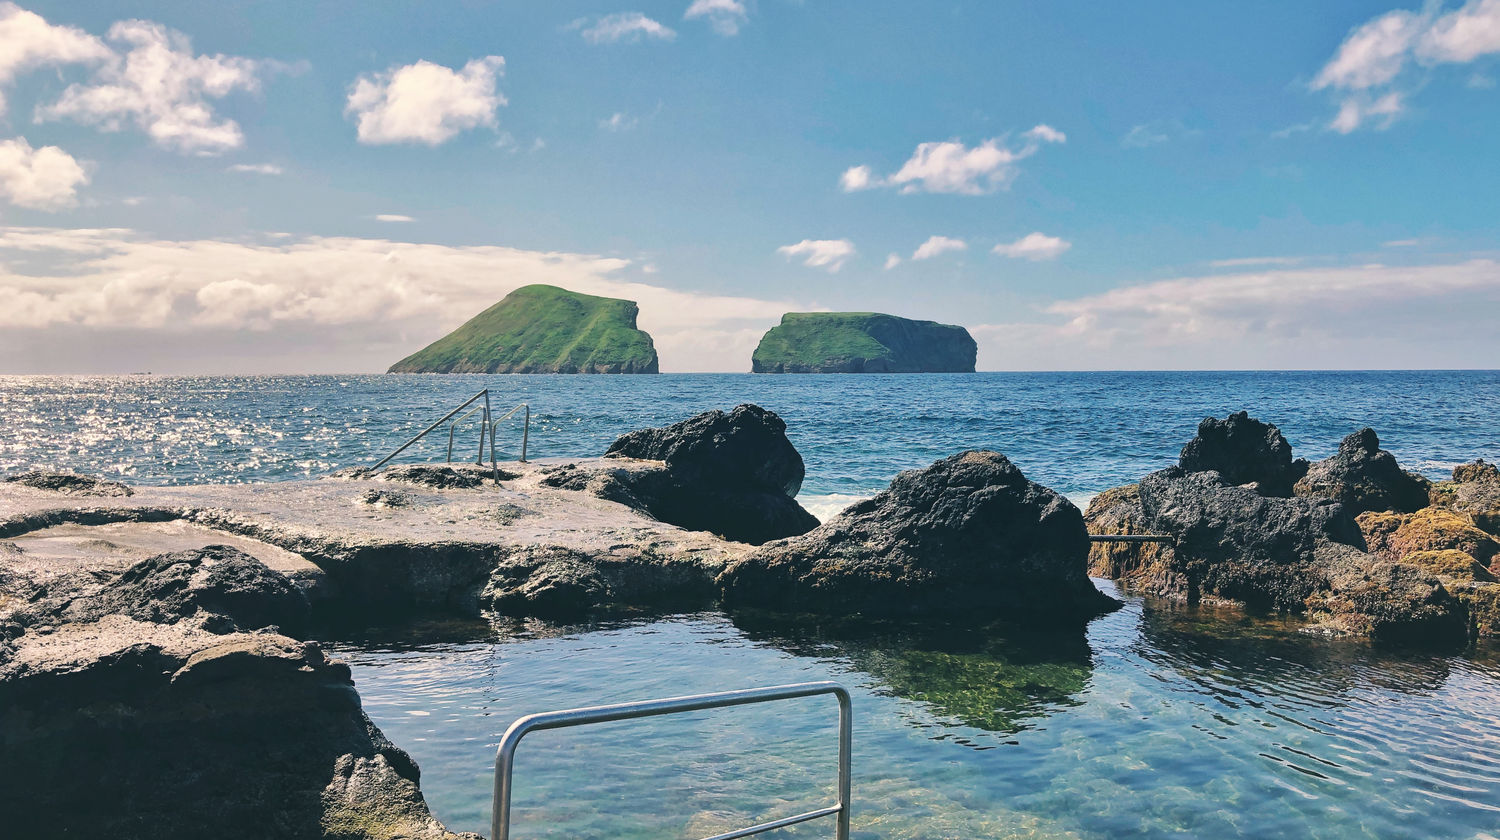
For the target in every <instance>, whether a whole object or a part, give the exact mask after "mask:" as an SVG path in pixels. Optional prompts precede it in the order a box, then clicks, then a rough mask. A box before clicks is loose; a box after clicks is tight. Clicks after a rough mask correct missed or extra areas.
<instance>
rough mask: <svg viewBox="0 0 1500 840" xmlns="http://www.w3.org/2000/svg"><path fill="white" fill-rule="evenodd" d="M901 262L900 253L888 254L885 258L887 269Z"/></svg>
mask: <svg viewBox="0 0 1500 840" xmlns="http://www.w3.org/2000/svg"><path fill="white" fill-rule="evenodd" d="M900 264H901V255H900V254H887V255H886V258H885V270H886V271H890V270H891V269H893V268H895V267H896V266H898V265H900Z"/></svg>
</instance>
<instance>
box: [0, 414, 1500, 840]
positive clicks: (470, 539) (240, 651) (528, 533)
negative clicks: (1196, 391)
mask: <svg viewBox="0 0 1500 840" xmlns="http://www.w3.org/2000/svg"><path fill="white" fill-rule="evenodd" d="M785 430H786V427H785V424H784V423H783V422H782V421H781V419H780V418H779V417H777V416H776V415H775V414H774V413H771V412H768V411H765V410H763V409H760V408H758V407H756V406H740V407H738V408H736V409H734V410H733V411H730V412H709V413H707V414H703V415H699V416H697V417H694V418H690V419H688V420H685V421H683V422H681V423H677V424H674V425H672V426H668V427H664V428H661V429H648V430H642V431H639V432H634V433H632V434H630V435H626V436H624V437H622V438H621V439H620V440H619V441H617V442H616V443H615V445H614V446H612V447H611V448H610V450H609V451H608V452H607V453H606V454H605V455H604V456H603V457H600V458H594V459H579V460H567V461H561V460H558V461H545V462H538V463H529V464H507V465H505V470H504V471H503V472H501V473H500V474H499V476H498V479H499V480H498V481H497V480H496V478H497V477H496V476H495V474H494V473H493V472H492V471H491V470H489V469H487V468H484V467H479V466H470V465H410V466H403V467H397V468H392V469H389V470H386V471H384V472H382V473H379V474H371V473H368V472H367V471H363V470H348V471H343V472H341V473H338V474H335V475H334V476H330V477H329V478H326V479H322V480H317V481H294V482H282V483H275V484H260V485H211V486H184V487H127V486H125V485H123V484H119V483H116V482H107V481H102V480H98V479H93V478H89V477H86V476H72V475H65V474H57V473H39V472H33V473H23V474H20V475H15V476H11V477H9V478H7V479H5V480H3V481H0V744H4V745H5V749H6V759H7V769H9V770H12V771H14V772H13V774H12V775H13V778H15V779H17V780H18V782H19V783H16V784H10V785H6V786H0V801H3V803H4V804H5V805H6V806H8V807H7V813H8V814H11V815H20V816H16V817H13V818H12V819H11V821H10V823H9V824H10V825H12V826H19V827H21V828H23V829H25V830H24V831H23V832H22V833H24V834H28V835H30V834H57V833H84V832H89V833H101V834H102V833H108V834H111V835H114V836H121V837H154V838H173V837H188V836H193V837H196V836H199V835H202V834H205V833H213V834H216V835H221V836H227V837H341V838H343V837H348V838H363V837H369V838H387V837H390V838H395V837H413V838H438V837H451V836H453V835H451V834H449V833H448V832H447V831H446V830H445V829H443V827H442V826H441V825H440V824H439V823H438V822H437V821H436V820H435V819H434V818H433V817H432V815H431V814H430V812H429V811H428V810H427V807H426V804H425V802H424V801H423V799H422V795H421V791H420V787H419V780H420V775H419V771H418V769H417V767H416V765H415V763H414V762H412V761H411V759H410V758H409V757H408V756H406V754H405V753H404V752H402V751H401V750H400V749H399V748H397V747H396V746H394V745H392V744H391V743H390V742H389V741H388V740H387V739H386V738H385V736H384V735H382V734H381V733H380V731H379V729H378V728H377V727H375V725H374V724H373V723H372V722H371V721H370V720H369V719H368V717H366V716H365V714H364V713H363V711H362V710H361V708H360V702H359V697H358V694H357V692H356V691H355V689H354V687H353V685H352V683H351V682H350V680H349V672H348V669H347V668H346V667H344V666H342V665H340V664H339V663H336V662H331V661H329V660H328V659H327V658H326V657H324V656H323V654H322V652H321V650H320V649H319V648H318V645H317V644H316V642H313V641H311V640H310V639H309V636H310V635H313V632H314V631H312V630H311V629H310V628H312V627H314V626H315V623H316V622H315V621H314V619H316V618H317V617H319V616H325V615H328V616H332V615H339V614H347V615H354V616H366V617H370V616H388V615H390V614H392V613H397V612H401V611H436V612H443V613H447V614H457V615H467V616H477V615H480V614H481V613H484V612H486V611H493V612H494V613H497V614H499V615H504V616H536V617H541V618H549V619H571V618H577V617H580V616H585V615H589V614H595V613H599V612H615V613H618V612H630V611H658V610H670V609H683V608H702V607H707V606H711V605H713V604H715V603H717V604H720V605H723V606H724V607H726V608H728V609H732V610H770V611H786V612H798V613H809V614H815V615H823V616H827V617H830V618H835V617H836V618H837V619H839V620H861V619H881V620H886V619H894V620H906V621H909V620H915V621H918V622H930V623H954V622H956V623H960V624H971V625H973V626H981V625H983V624H986V623H993V622H994V621H997V620H999V621H1012V622H1015V623H1017V624H1025V625H1028V626H1042V625H1045V626H1049V627H1058V628H1062V630H1063V631H1066V632H1081V629H1082V627H1083V625H1084V624H1085V623H1086V622H1087V621H1088V620H1089V619H1090V618H1092V617H1094V616H1097V615H1099V614H1101V613H1103V612H1107V611H1109V610H1111V609H1114V608H1115V607H1117V606H1119V604H1118V602H1117V601H1115V600H1114V599H1112V598H1109V597H1107V596H1105V595H1104V594H1102V593H1101V592H1100V591H1099V590H1098V589H1096V588H1095V587H1094V586H1093V584H1092V583H1091V582H1090V581H1089V579H1088V575H1089V573H1090V572H1091V571H1092V573H1094V574H1102V575H1105V576H1108V577H1113V578H1115V579H1116V580H1119V581H1121V582H1122V583H1124V584H1126V585H1128V586H1131V587H1135V588H1139V589H1142V590H1145V591H1147V592H1151V593H1154V594H1158V595H1162V596H1166V597H1171V598H1179V599H1182V600H1188V601H1204V602H1224V603H1235V604H1238V605H1241V606H1245V607H1248V608H1251V609H1258V610H1268V611H1276V612H1282V613H1290V614H1300V615H1305V616H1307V617H1308V618H1310V619H1311V620H1312V621H1313V622H1314V624H1313V625H1312V626H1313V627H1315V628H1316V629H1319V630H1322V631H1325V632H1337V633H1341V634H1348V635H1356V636H1369V637H1373V638H1376V639H1392V640H1401V641H1414V642H1421V643H1425V644H1440V645H1450V644H1459V643H1462V642H1465V641H1467V640H1468V639H1470V638H1472V637H1473V636H1475V635H1486V634H1494V633H1495V632H1497V628H1496V622H1495V620H1494V616H1495V614H1496V603H1497V599H1496V593H1497V592H1500V583H1496V582H1495V576H1494V574H1493V568H1492V567H1490V568H1487V567H1486V565H1485V564H1486V563H1494V562H1496V560H1497V558H1500V542H1496V540H1495V538H1494V531H1493V528H1494V527H1495V525H1496V523H1497V522H1500V503H1497V500H1500V471H1496V470H1495V468H1494V467H1492V466H1490V465H1487V464H1483V463H1482V462H1479V463H1476V464H1471V465H1466V466H1465V467H1462V468H1460V470H1458V471H1455V480H1454V481H1453V482H1440V483H1438V484H1431V483H1430V482H1426V480H1425V479H1421V478H1420V477H1414V476H1411V475H1410V474H1408V473H1405V472H1404V471H1402V470H1400V469H1399V467H1398V466H1397V465H1396V464H1395V461H1394V459H1392V458H1390V457H1389V454H1388V453H1384V452H1383V451H1382V450H1380V449H1379V444H1378V439H1377V438H1376V437H1375V435H1374V433H1373V432H1369V431H1368V430H1364V431H1361V432H1359V433H1356V434H1355V435H1351V436H1350V438H1349V439H1347V440H1346V441H1345V445H1344V446H1343V447H1341V449H1340V452H1339V454H1338V455H1336V456H1335V457H1334V458H1331V459H1328V460H1327V461H1324V462H1319V463H1318V464H1307V463H1306V462H1302V461H1294V460H1293V459H1292V457H1291V448H1290V446H1289V445H1286V442H1285V440H1284V439H1282V438H1281V435H1280V432H1279V431H1277V430H1276V429H1275V427H1274V426H1269V425H1266V424H1261V423H1258V422H1257V421H1254V420H1252V419H1250V418H1249V417H1248V416H1247V415H1244V414H1241V415H1233V416H1231V417H1230V418H1228V419H1227V420H1223V421H1219V420H1206V421H1205V422H1204V425H1203V426H1202V427H1200V430H1199V435H1198V436H1197V437H1195V438H1194V439H1193V441H1192V442H1190V443H1189V444H1188V446H1187V447H1185V448H1184V451H1183V457H1182V459H1181V461H1180V463H1179V465H1178V466H1176V467H1173V468H1170V469H1168V470H1163V471H1160V472H1157V473H1153V474H1151V475H1149V476H1146V477H1144V478H1143V479H1142V480H1141V481H1140V482H1139V483H1138V484H1136V485H1130V486H1128V487H1124V488H1119V489H1117V490H1113V491H1110V492H1108V493H1105V494H1101V495H1100V496H1099V497H1098V498H1096V499H1095V500H1094V502H1093V504H1091V505H1090V508H1089V511H1088V513H1087V515H1085V514H1084V513H1083V512H1081V511H1079V510H1078V509H1077V508H1076V507H1075V506H1074V505H1073V504H1072V503H1071V502H1069V501H1068V500H1067V499H1066V498H1064V497H1062V496H1061V495H1059V494H1057V493H1055V492H1054V491H1052V490H1050V489H1048V488H1046V487H1042V486H1040V485H1038V484H1036V483H1035V482H1032V481H1030V480H1028V479H1027V478H1026V477H1025V476H1024V475H1023V474H1022V473H1021V471H1020V470H1019V469H1018V468H1017V467H1016V466H1015V465H1014V464H1012V463H1011V462H1010V461H1009V460H1008V459H1006V458H1005V456H1004V455H1002V454H1000V453H996V452H988V451H970V452H963V453H958V454H956V455H953V456H951V457H948V458H945V459H942V460H940V461H938V462H936V463H935V464H933V465H931V466H930V467H927V468H925V469H920V470H911V471H908V472H905V473H902V474H901V475H899V476H897V477H896V479H895V480H893V481H892V483H891V486H890V488H889V489H888V490H886V491H885V492H883V493H881V494H879V495H877V496H876V497H874V498H872V499H869V500H866V501H864V502H860V503H858V504H855V505H853V506H851V507H850V508H848V509H846V510H845V511H844V512H843V513H842V514H840V515H839V516H837V517H835V518H833V519H832V520H830V521H828V522H826V523H823V524H819V523H818V522H817V520H816V519H814V518H813V517H812V516H811V515H809V514H808V513H807V512H806V511H805V510H803V509H802V508H801V506H800V505H798V503H797V502H796V499H795V496H796V494H797V491H798V489H799V488H800V486H801V483H802V479H803V471H804V468H803V463H802V460H801V457H800V455H798V454H797V452H796V450H795V448H793V447H792V445H791V443H790V442H789V441H788V440H787V438H786V435H785ZM1414 488H1420V489H1421V490H1422V493H1423V494H1424V495H1423V498H1422V499H1419V498H1418V496H1417V493H1416V490H1415V489H1414ZM1424 500H1425V501H1426V502H1427V503H1426V504H1421V502H1422V501H1424ZM1486 529H1490V530H1486ZM1089 533H1094V534H1128V533H1135V534H1140V533H1165V534H1168V535H1170V537H1171V538H1172V540H1173V542H1172V543H1171V544H1169V545H1154V544H1148V545H1137V544H1107V545H1101V544H1096V545H1094V546H1092V548H1091V547H1090V544H1089V537H1088V535H1089Z"/></svg>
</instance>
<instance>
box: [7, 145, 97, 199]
mask: <svg viewBox="0 0 1500 840" xmlns="http://www.w3.org/2000/svg"><path fill="white" fill-rule="evenodd" d="M88 182H89V176H88V173H87V172H85V171H84V168H83V166H82V165H80V164H79V163H78V161H76V160H74V159H73V156H72V155H70V154H68V153H67V152H65V151H63V150H62V149H59V148H58V147H56V146H43V147H41V148H40V149H33V148H31V144H30V143H28V142H26V138H24V137H16V138H14V139H11V140H0V198H4V199H5V200H6V201H8V202H10V203H11V204H14V205H16V206H17V207H29V208H31V209H33V210H48V211H57V210H63V209H66V208H68V207H72V206H74V205H75V204H77V203H78V187H79V186H81V185H83V184H87V183H88Z"/></svg>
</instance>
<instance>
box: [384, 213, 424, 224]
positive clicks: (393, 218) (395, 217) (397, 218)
mask: <svg viewBox="0 0 1500 840" xmlns="http://www.w3.org/2000/svg"><path fill="white" fill-rule="evenodd" d="M375 221H377V222H415V221H416V219H414V218H412V217H411V216H403V215H401V214H399V213H377V214H376V215H375Z"/></svg>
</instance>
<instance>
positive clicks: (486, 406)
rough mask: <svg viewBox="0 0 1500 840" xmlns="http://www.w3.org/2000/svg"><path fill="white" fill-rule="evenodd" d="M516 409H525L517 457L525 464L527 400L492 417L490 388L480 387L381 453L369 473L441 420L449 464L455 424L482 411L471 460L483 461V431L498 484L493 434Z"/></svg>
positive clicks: (528, 438)
mask: <svg viewBox="0 0 1500 840" xmlns="http://www.w3.org/2000/svg"><path fill="white" fill-rule="evenodd" d="M479 400H484V403H483V404H482V405H474V403H476V402H478V401H479ZM471 405H474V407H473V408H469V406H471ZM466 408H469V410H468V411H466V412H464V413H463V414H462V415H461V416H459V417H458V419H456V420H455V419H453V418H454V416H455V415H458V413H459V412H461V411H463V410H464V409H466ZM518 411H525V418H526V422H525V425H524V426H523V427H522V430H521V458H520V461H521V463H523V464H524V463H526V450H527V447H528V446H529V445H530V443H531V405H530V404H529V403H521V404H519V405H517V406H516V407H515V408H512V409H511V410H510V411H507V412H505V413H504V414H502V415H500V416H499V417H494V416H493V413H492V412H491V410H490V389H488V388H485V389H484V390H482V391H480V392H479V393H477V394H475V395H474V396H472V397H469V398H468V399H466V400H464V401H463V402H461V403H459V405H458V407H457V408H455V409H453V410H452V411H450V412H448V413H447V414H444V415H443V416H442V417H439V418H438V420H437V422H435V423H433V424H432V425H431V426H428V427H427V428H425V429H423V430H422V431H420V432H418V433H417V434H416V435H415V436H413V437H412V439H411V440H408V441H407V442H406V443H403V444H401V445H400V446H398V447H396V451H394V452H392V453H391V454H389V455H387V456H385V457H384V458H381V459H380V460H379V461H377V462H376V463H375V465H374V466H372V467H370V472H372V473H373V472H375V471H376V470H379V469H380V468H381V467H383V466H385V465H386V464H389V463H390V462H391V459H393V458H395V457H396V456H397V455H400V454H401V453H402V452H405V451H406V450H407V448H408V447H410V446H411V445H412V444H414V443H416V442H417V441H419V440H421V439H422V438H424V437H426V436H427V435H428V434H429V433H431V432H432V431H433V430H435V429H437V428H438V427H439V426H441V425H443V424H444V423H448V455H447V461H448V463H450V464H451V463H453V436H454V433H455V431H456V430H457V429H458V424H459V423H462V422H463V421H465V420H467V419H469V418H470V417H471V416H473V415H474V414H475V413H476V412H482V414H480V424H479V453H478V456H477V457H476V458H475V460H474V463H476V464H483V463H484V436H485V435H486V434H488V435H489V436H490V468H491V469H492V470H493V471H494V474H495V482H496V483H497V484H498V483H499V481H500V461H499V459H498V457H497V456H496V454H495V435H496V431H497V430H498V428H499V426H500V421H502V420H509V419H510V418H512V417H514V416H515V414H516V412H518ZM450 420H451V421H452V422H449V421H450Z"/></svg>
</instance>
